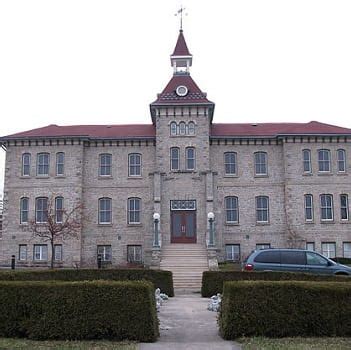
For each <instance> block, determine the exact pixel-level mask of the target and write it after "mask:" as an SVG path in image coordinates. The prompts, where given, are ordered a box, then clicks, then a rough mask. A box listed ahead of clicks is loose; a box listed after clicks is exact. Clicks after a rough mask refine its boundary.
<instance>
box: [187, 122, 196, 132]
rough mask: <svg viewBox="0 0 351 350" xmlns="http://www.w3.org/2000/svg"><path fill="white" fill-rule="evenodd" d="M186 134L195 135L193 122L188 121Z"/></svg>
mask: <svg viewBox="0 0 351 350" xmlns="http://www.w3.org/2000/svg"><path fill="white" fill-rule="evenodd" d="M188 135H195V123H194V122H189V123H188Z"/></svg>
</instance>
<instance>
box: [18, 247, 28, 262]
mask: <svg viewBox="0 0 351 350" xmlns="http://www.w3.org/2000/svg"><path fill="white" fill-rule="evenodd" d="M18 260H21V261H25V260H27V244H20V245H19V251H18Z"/></svg>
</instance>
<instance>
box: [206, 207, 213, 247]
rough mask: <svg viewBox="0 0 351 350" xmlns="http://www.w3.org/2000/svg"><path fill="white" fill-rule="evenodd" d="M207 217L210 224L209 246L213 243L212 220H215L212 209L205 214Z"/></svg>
mask: <svg viewBox="0 0 351 350" xmlns="http://www.w3.org/2000/svg"><path fill="white" fill-rule="evenodd" d="M207 219H208V222H209V224H210V240H209V243H208V245H209V247H213V246H214V245H215V237H214V235H215V232H214V220H215V215H214V214H213V213H212V211H210V212H209V213H208V214H207Z"/></svg>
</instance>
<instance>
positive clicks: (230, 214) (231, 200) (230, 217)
mask: <svg viewBox="0 0 351 350" xmlns="http://www.w3.org/2000/svg"><path fill="white" fill-rule="evenodd" d="M224 201H225V222H226V223H227V224H237V223H238V222H239V203H238V202H239V201H238V197H235V196H230V197H225V198H224Z"/></svg>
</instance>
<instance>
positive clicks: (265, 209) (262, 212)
mask: <svg viewBox="0 0 351 350" xmlns="http://www.w3.org/2000/svg"><path fill="white" fill-rule="evenodd" d="M256 221H257V222H258V223H265V222H269V198H268V197H267V196H258V197H256Z"/></svg>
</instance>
